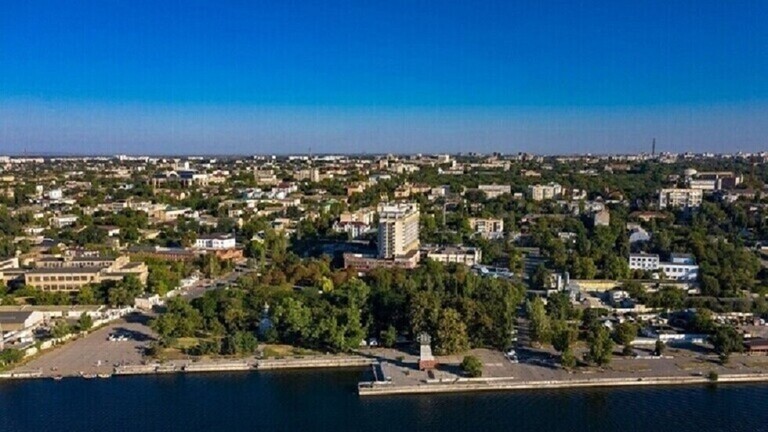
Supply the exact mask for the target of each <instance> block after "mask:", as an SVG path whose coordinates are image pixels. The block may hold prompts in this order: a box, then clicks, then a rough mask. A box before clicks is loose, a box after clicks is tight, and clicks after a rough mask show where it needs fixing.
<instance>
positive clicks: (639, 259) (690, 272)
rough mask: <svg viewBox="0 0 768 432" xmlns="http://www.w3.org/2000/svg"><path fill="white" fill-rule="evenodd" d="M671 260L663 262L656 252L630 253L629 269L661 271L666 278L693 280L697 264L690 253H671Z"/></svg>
mask: <svg viewBox="0 0 768 432" xmlns="http://www.w3.org/2000/svg"><path fill="white" fill-rule="evenodd" d="M670 258H671V261H669V262H663V261H661V260H660V259H659V256H658V255H656V254H630V255H629V268H630V270H646V271H662V272H664V275H665V276H666V277H667V278H668V279H675V280H682V281H695V280H696V279H698V278H699V266H698V265H696V261H695V260H694V259H693V257H692V256H691V255H687V254H672V256H671V257H670Z"/></svg>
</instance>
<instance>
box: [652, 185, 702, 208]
mask: <svg viewBox="0 0 768 432" xmlns="http://www.w3.org/2000/svg"><path fill="white" fill-rule="evenodd" d="M703 196H704V194H703V192H702V190H701V189H662V190H660V191H659V208H662V209H665V208H685V209H689V208H698V207H700V206H701V200H702V197H703Z"/></svg>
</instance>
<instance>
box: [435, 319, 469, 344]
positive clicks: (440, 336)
mask: <svg viewBox="0 0 768 432" xmlns="http://www.w3.org/2000/svg"><path fill="white" fill-rule="evenodd" d="M435 339H436V340H435V352H436V353H437V354H439V355H449V354H456V353H460V352H463V351H466V350H468V349H469V339H468V338H467V326H466V325H465V324H464V323H463V322H462V321H461V315H459V313H458V312H457V311H456V310H455V309H451V308H446V309H444V310H443V311H442V313H441V314H440V319H439V321H438V324H437V334H436V338H435Z"/></svg>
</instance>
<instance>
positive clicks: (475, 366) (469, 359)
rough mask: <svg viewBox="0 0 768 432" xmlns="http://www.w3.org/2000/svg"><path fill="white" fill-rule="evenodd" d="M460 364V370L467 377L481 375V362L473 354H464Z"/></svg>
mask: <svg viewBox="0 0 768 432" xmlns="http://www.w3.org/2000/svg"><path fill="white" fill-rule="evenodd" d="M460 366H461V370H462V371H464V373H465V374H467V376H469V377H472V378H478V377H481V376H483V362H481V361H480V359H478V358H477V357H475V356H472V355H468V356H465V357H464V359H463V360H462V361H461V365H460Z"/></svg>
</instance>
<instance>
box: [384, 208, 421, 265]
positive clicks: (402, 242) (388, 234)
mask: <svg viewBox="0 0 768 432" xmlns="http://www.w3.org/2000/svg"><path fill="white" fill-rule="evenodd" d="M378 211H379V258H385V259H389V258H395V257H399V256H405V255H408V254H409V253H411V252H413V251H416V252H418V250H419V206H418V204H416V203H401V204H382V205H379V208H378Z"/></svg>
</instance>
